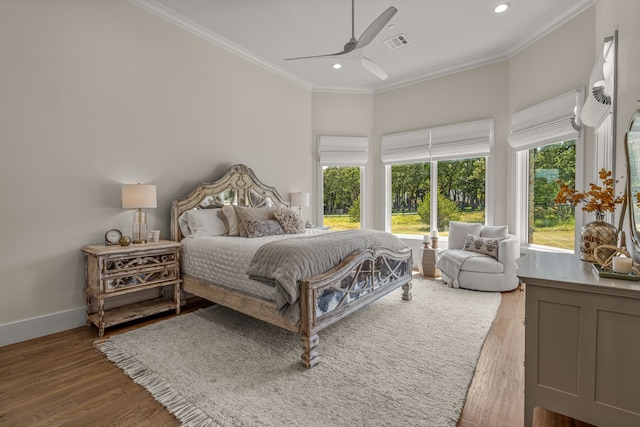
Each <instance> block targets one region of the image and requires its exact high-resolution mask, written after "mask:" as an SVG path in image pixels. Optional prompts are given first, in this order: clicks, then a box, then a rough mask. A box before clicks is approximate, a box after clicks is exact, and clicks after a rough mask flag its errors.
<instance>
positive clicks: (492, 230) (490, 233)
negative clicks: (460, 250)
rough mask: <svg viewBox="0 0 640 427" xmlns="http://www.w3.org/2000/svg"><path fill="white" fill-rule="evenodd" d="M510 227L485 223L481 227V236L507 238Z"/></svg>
mask: <svg viewBox="0 0 640 427" xmlns="http://www.w3.org/2000/svg"><path fill="white" fill-rule="evenodd" d="M508 234H509V227H508V226H506V225H485V226H484V227H482V228H481V229H480V237H493V238H494V239H506V237H507V235H508Z"/></svg>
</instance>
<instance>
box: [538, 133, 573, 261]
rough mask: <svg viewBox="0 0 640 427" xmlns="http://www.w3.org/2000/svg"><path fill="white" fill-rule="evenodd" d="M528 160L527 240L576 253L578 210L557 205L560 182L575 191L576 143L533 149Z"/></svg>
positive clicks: (567, 142) (562, 143) (571, 141)
mask: <svg viewBox="0 0 640 427" xmlns="http://www.w3.org/2000/svg"><path fill="white" fill-rule="evenodd" d="M528 157H529V167H528V170H529V179H528V182H529V192H528V193H529V195H530V199H529V203H528V211H527V218H528V220H527V225H528V226H527V238H528V239H527V240H528V242H529V243H532V244H535V245H542V246H549V247H553V248H560V249H569V250H573V247H574V241H575V208H574V207H573V206H571V205H557V204H556V203H555V202H554V199H555V197H556V194H558V190H559V189H560V185H559V184H558V183H557V182H556V181H557V180H558V179H560V180H562V181H563V182H565V183H567V184H568V185H569V186H570V187H571V188H575V176H576V141H575V139H574V140H570V141H565V142H560V143H557V144H548V145H543V146H541V147H536V148H532V149H530V150H529V152H528Z"/></svg>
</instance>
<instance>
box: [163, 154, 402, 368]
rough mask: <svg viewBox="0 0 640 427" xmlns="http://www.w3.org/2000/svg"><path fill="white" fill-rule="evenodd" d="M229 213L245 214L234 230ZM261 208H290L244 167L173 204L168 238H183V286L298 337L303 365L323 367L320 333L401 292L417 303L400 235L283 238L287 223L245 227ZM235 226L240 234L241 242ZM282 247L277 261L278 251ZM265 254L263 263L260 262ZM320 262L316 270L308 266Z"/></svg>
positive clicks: (312, 232) (306, 232) (317, 233)
mask: <svg viewBox="0 0 640 427" xmlns="http://www.w3.org/2000/svg"><path fill="white" fill-rule="evenodd" d="M261 208H265V209H261ZM283 208H286V209H283ZM214 211H217V212H216V214H215V215H214V214H213V212H214ZM229 211H232V212H235V213H236V214H237V215H241V214H242V215H243V216H241V217H236V219H235V220H236V221H237V223H235V224H233V223H231V224H230V221H231V222H233V221H234V219H233V218H231V217H229ZM194 212H195V213H194ZM265 212H270V213H269V215H272V214H278V213H280V214H282V213H283V212H284V213H286V212H293V211H291V210H290V209H289V205H288V203H287V202H286V201H285V200H284V199H283V198H282V197H281V196H280V194H279V193H278V191H277V190H276V189H275V188H274V187H270V186H267V185H265V184H263V183H262V182H260V180H258V178H256V176H255V174H254V173H253V171H252V170H251V169H250V168H249V167H247V166H245V165H242V164H238V165H234V166H232V167H231V168H230V169H229V170H228V171H227V173H226V174H225V175H224V176H223V177H222V178H220V179H219V180H217V181H215V182H210V183H201V184H199V185H198V186H197V187H196V188H195V189H194V190H193V191H191V192H190V193H189V194H188V195H187V196H186V197H183V198H181V199H179V200H176V201H174V202H172V205H171V238H172V240H174V241H178V242H182V250H181V251H182V252H181V266H182V269H181V275H182V289H183V290H184V291H186V292H188V293H190V294H193V295H196V296H199V297H202V298H204V299H207V300H209V301H212V302H214V303H217V304H220V305H222V306H225V307H228V308H231V309H233V310H236V311H239V312H241V313H244V314H246V315H249V316H251V317H254V318H257V319H260V320H262V321H265V322H268V323H270V324H273V325H276V326H278V327H281V328H283V329H286V330H288V331H291V332H294V333H297V334H300V335H301V341H302V348H303V353H302V355H301V362H302V364H303V365H304V366H306V367H307V368H311V367H313V366H315V365H316V364H317V363H318V362H319V361H320V357H319V354H318V345H319V337H318V332H319V331H320V330H322V329H323V328H325V327H327V326H329V325H331V324H333V323H335V322H337V321H338V320H340V319H343V318H345V317H347V316H348V315H349V314H351V313H353V312H355V311H357V310H359V309H361V308H362V307H365V306H366V305H368V304H370V303H372V302H374V301H375V300H377V299H379V298H380V297H382V296H384V295H386V294H388V293H390V292H392V291H394V290H395V289H398V288H399V287H402V289H403V293H402V299H403V300H406V301H409V300H410V299H411V266H412V255H411V250H410V249H409V248H407V247H406V246H405V245H404V244H402V243H401V242H400V240H399V239H397V238H396V237H395V236H393V235H391V234H389V233H384V232H380V231H373V230H350V231H345V232H331V231H329V232H327V231H323V230H316V229H304V227H302V229H300V230H297V231H295V233H294V234H291V233H289V234H287V233H288V232H289V231H290V230H288V229H287V228H286V227H285V226H286V225H287V224H286V223H283V229H285V230H287V233H284V234H282V233H275V232H274V233H273V234H270V233H269V232H264V230H263V228H264V227H262V226H267V225H268V226H269V227H266V228H265V229H266V230H267V231H268V230H269V229H270V227H271V225H275V224H273V221H272V220H270V219H269V220H264V221H249V220H247V217H246V216H244V215H245V214H249V218H252V217H251V215H258V214H259V215H265ZM225 214H226V217H225ZM216 215H217V217H218V218H220V219H222V220H223V221H222V222H223V223H224V227H225V230H224V231H225V233H222V235H220V233H218V232H215V233H209V234H206V233H205V235H202V233H201V234H198V232H195V233H194V231H193V230H196V229H197V228H198V224H200V223H202V221H200V223H197V224H196V225H195V226H192V227H191V228H189V226H188V225H189V224H188V223H187V222H188V221H186V220H185V217H187V218H193V217H195V216H201V217H205V216H206V218H213V219H214V220H215V217H216ZM259 215H258V216H259ZM294 215H295V214H294ZM238 218H239V219H238ZM243 219H244V222H243ZM206 221H208V220H205V222H206ZM191 223H192V224H193V221H191ZM216 224H218V223H216ZM242 224H245V225H246V227H244V228H243V226H242ZM250 225H251V227H249V226H250ZM255 225H260V226H261V227H254V226H255ZM300 226H301V221H300ZM215 227H217V225H216V226H215ZM234 227H235V228H234ZM275 227H276V228H277V227H278V225H275ZM185 230H186V231H185ZM237 230H244V236H243V235H242V233H240V232H238V231H237ZM238 233H239V234H240V235H236V234H238ZM185 234H189V235H188V236H186V237H185ZM211 234H214V235H213V236H212V235H211ZM227 234H230V235H227ZM193 236H195V237H193ZM248 237H251V238H248ZM253 237H255V238H253ZM398 242H400V243H398ZM360 243H362V245H361V246H362V247H358V246H360ZM276 250H277V251H279V252H277V253H278V256H275V255H273V251H276ZM270 251H271V252H270ZM286 251H289V252H286ZM316 255H317V256H316ZM260 256H263V257H266V258H265V260H266V261H265V262H264V263H262V264H260V263H259V258H260ZM316 258H318V260H317V263H318V265H316V263H315V261H314V262H309V260H310V259H314V260H315V259H316ZM296 262H297V263H298V264H295V263H296ZM288 263H291V266H289V265H288ZM267 270H268V271H267ZM274 272H275V273H274ZM263 273H264V275H268V274H271V273H274V274H276V275H277V277H275V278H274V277H266V276H263ZM305 274H306V275H308V277H307V276H306V275H305ZM283 277H284V279H283ZM285 279H286V280H287V281H288V282H286V283H285V282H284V280H285ZM283 283H284V284H283Z"/></svg>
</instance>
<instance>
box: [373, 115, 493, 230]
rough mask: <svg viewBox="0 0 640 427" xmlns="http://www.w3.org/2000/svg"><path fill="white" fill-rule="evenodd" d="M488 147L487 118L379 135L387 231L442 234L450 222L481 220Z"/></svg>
mask: <svg viewBox="0 0 640 427" xmlns="http://www.w3.org/2000/svg"><path fill="white" fill-rule="evenodd" d="M492 145H493V120H492V119H488V120H478V121H475V122H466V123H458V124H453V125H448V126H440V127H434V128H430V129H420V130H417V131H410V132H404V133H398V134H391V135H385V136H383V137H382V161H383V162H384V163H385V167H386V175H387V186H386V190H385V191H386V194H385V200H386V230H387V231H390V232H391V233H394V234H408V235H424V234H425V233H426V232H428V231H430V230H433V229H437V230H438V233H439V235H444V236H446V235H447V234H448V228H449V221H468V222H482V223H484V222H486V220H487V218H488V216H489V215H488V214H487V209H486V208H487V206H489V204H488V203H487V201H488V199H490V198H491V197H492V194H493V193H492V190H491V186H489V185H487V181H490V180H491V179H492V178H491V177H492V175H490V174H488V173H487V171H488V170H489V168H488V167H487V164H488V162H490V161H491V157H490V156H489V155H490V153H491V147H492ZM487 190H489V191H487ZM434 194H435V195H437V197H433V195H434Z"/></svg>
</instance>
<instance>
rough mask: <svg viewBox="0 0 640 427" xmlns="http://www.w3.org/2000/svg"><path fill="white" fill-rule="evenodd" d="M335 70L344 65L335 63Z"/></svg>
mask: <svg viewBox="0 0 640 427" xmlns="http://www.w3.org/2000/svg"><path fill="white" fill-rule="evenodd" d="M332 66H333V69H334V70H339V69H340V68H342V65H340V64H338V63H335V64H333V65H332Z"/></svg>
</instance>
